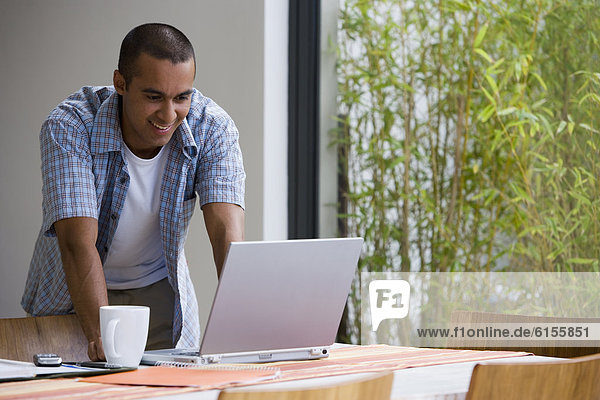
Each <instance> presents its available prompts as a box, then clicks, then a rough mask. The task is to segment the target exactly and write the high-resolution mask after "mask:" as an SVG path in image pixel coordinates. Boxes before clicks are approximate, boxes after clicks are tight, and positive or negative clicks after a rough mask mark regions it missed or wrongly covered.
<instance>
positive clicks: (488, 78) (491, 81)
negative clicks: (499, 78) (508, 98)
mask: <svg viewBox="0 0 600 400" xmlns="http://www.w3.org/2000/svg"><path fill="white" fill-rule="evenodd" d="M485 80H486V81H487V82H488V84H489V85H490V87H491V88H492V90H493V91H494V93H498V85H497V84H496V81H494V78H492V77H491V76H489V75H486V76H485Z"/></svg>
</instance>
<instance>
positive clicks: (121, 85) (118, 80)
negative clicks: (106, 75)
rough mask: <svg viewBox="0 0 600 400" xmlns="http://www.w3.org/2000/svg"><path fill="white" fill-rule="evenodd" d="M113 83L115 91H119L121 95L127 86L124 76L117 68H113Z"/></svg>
mask: <svg viewBox="0 0 600 400" xmlns="http://www.w3.org/2000/svg"><path fill="white" fill-rule="evenodd" d="M113 85H114V86H115V89H116V90H117V93H119V94H120V95H123V93H125V89H126V86H127V85H126V83H125V78H123V75H121V73H120V72H119V70H118V69H115V72H114V73H113Z"/></svg>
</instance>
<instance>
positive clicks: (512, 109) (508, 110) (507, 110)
mask: <svg viewBox="0 0 600 400" xmlns="http://www.w3.org/2000/svg"><path fill="white" fill-rule="evenodd" d="M515 111H517V108H516V107H506V108H505V109H504V110H500V111H498V116H500V117H503V116H505V115H509V114H512V113H514V112H515Z"/></svg>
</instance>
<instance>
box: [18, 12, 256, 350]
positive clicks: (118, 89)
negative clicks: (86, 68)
mask: <svg viewBox="0 0 600 400" xmlns="http://www.w3.org/2000/svg"><path fill="white" fill-rule="evenodd" d="M195 67H196V63H195V56H194V50H193V47H192V45H191V43H190V42H189V40H188V39H187V37H186V36H185V35H184V34H183V33H181V32H180V31H179V30H177V29H176V28H174V27H172V26H169V25H165V24H144V25H141V26H138V27H136V28H134V29H133V30H131V31H130V32H129V33H128V34H127V36H126V37H125V39H124V40H123V43H122V45H121V51H120V54H119V64H118V70H116V71H114V76H113V84H114V87H84V88H82V89H81V90H80V91H78V92H77V93H75V94H73V95H71V96H70V97H69V98H67V99H66V100H65V101H64V102H62V103H61V104H60V105H59V106H58V107H57V108H56V109H54V110H53V111H52V112H51V113H50V116H49V117H48V118H47V120H46V121H45V122H44V124H43V125H42V129H41V133H40V145H41V153H42V177H43V189H42V192H43V216H44V221H43V225H42V228H41V231H40V235H39V237H38V240H37V242H36V246H35V250H34V254H33V257H32V261H31V265H30V269H29V274H28V277H27V283H26V287H25V292H24V294H23V299H22V301H21V304H22V306H23V308H24V309H25V311H27V312H28V313H29V314H31V315H35V316H37V315H52V314H67V313H71V312H73V311H75V312H76V314H77V316H78V319H79V321H80V323H81V326H82V328H83V331H84V333H85V335H86V337H87V339H88V343H89V344H88V354H89V356H90V359H92V360H102V359H104V352H103V348H102V341H101V338H100V327H99V307H100V306H103V305H107V304H139V305H149V306H150V308H151V314H150V330H149V338H148V346H147V348H161V347H162V348H164V347H172V346H173V345H177V346H178V347H194V346H196V347H197V346H198V345H199V335H200V328H199V323H198V306H197V301H196V297H195V293H194V288H193V285H192V282H191V280H190V276H189V271H188V267H187V262H186V258H185V254H184V251H183V249H184V243H185V239H186V235H187V228H188V224H189V221H190V218H191V216H192V214H193V211H194V206H195V203H196V195H198V197H199V201H200V206H201V208H202V211H203V214H204V219H205V223H206V229H207V232H208V235H209V238H210V241H211V245H212V249H213V257H214V260H215V264H216V267H217V274H220V268H221V267H222V264H223V261H224V258H225V254H226V251H227V247H228V245H229V243H230V242H231V241H239V240H243V232H244V211H243V207H244V180H245V173H244V169H243V164H242V155H241V151H240V148H239V144H238V131H237V128H236V127H235V125H234V123H233V121H232V120H231V118H230V117H229V116H228V115H227V114H226V113H225V111H223V110H222V109H221V108H220V107H219V106H217V105H216V104H215V103H214V102H213V101H212V100H210V99H209V98H206V97H204V96H203V95H202V94H201V93H200V92H198V91H197V90H195V89H194V88H193V82H194V78H195Z"/></svg>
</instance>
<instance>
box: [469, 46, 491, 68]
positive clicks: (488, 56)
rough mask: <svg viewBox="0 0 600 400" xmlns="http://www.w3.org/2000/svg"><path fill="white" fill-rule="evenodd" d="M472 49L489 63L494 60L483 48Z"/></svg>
mask: <svg viewBox="0 0 600 400" xmlns="http://www.w3.org/2000/svg"><path fill="white" fill-rule="evenodd" d="M473 51H474V52H475V53H477V54H479V55H480V56H481V57H483V58H484V59H485V60H486V61H487V62H489V63H490V64H492V63H493V62H494V60H492V57H490V55H489V54H488V53H486V52H485V50H483V49H473Z"/></svg>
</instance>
